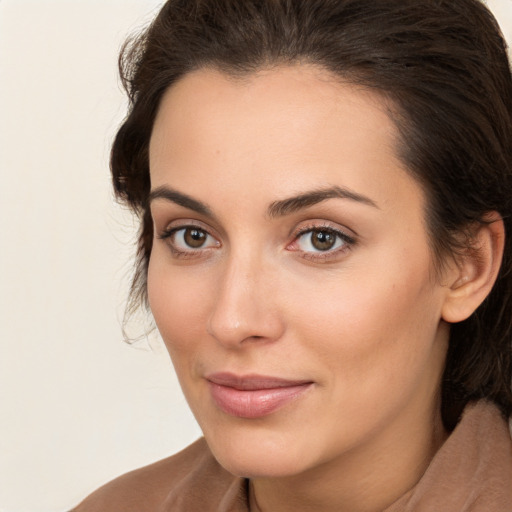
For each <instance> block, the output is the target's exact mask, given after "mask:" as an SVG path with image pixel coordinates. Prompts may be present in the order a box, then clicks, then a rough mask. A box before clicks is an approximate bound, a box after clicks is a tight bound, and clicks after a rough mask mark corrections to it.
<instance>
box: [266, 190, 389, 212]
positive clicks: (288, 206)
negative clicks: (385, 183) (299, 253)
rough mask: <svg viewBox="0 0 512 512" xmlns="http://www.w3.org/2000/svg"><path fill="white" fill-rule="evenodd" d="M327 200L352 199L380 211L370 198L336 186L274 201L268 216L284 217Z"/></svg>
mask: <svg viewBox="0 0 512 512" xmlns="http://www.w3.org/2000/svg"><path fill="white" fill-rule="evenodd" d="M327 199H350V200H352V201H356V202H358V203H362V204H365V205H367V206H372V207H374V208H377V209H379V207H378V206H377V204H376V203H375V202H374V201H372V200H371V199H370V198H369V197H366V196H363V195H361V194H358V193H357V192H353V191H351V190H348V189H346V188H342V187H337V186H335V187H330V188H325V189H319V190H312V191H310V192H304V193H302V194H299V195H297V196H295V197H290V198H289V199H283V200H281V201H274V202H273V203H272V204H271V205H270V206H269V208H268V215H269V217H271V218H273V217H282V216H284V215H289V214H291V213H294V212H296V211H299V210H302V209H304V208H308V207H309V206H313V205H315V204H318V203H321V202H322V201H326V200H327Z"/></svg>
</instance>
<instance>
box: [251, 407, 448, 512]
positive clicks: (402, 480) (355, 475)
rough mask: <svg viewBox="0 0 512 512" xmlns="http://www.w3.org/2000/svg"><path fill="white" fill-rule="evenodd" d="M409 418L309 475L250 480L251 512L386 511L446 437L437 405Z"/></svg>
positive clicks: (421, 471)
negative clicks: (413, 427) (277, 511)
mask: <svg viewBox="0 0 512 512" xmlns="http://www.w3.org/2000/svg"><path fill="white" fill-rule="evenodd" d="M415 415H416V417H414V416H415ZM407 416H408V417H405V418H403V417H402V418H397V419H396V420H395V422H393V425H389V426H388V428H386V429H385V430H383V431H381V432H379V433H377V434H376V435H374V437H373V438H372V440H371V441H370V442H368V443H365V445H364V446H361V447H356V448H354V449H353V450H351V451H350V452H347V453H345V454H343V456H342V457H339V458H337V459H334V460H331V461H329V462H326V463H324V464H322V465H320V466H316V467H315V468H313V469H311V470H310V471H306V472H304V473H302V474H300V475H294V476H292V477H281V478H261V479H259V478H256V479H254V480H252V481H251V483H250V486H251V489H250V503H251V511H252V512H271V511H275V510H279V512H292V511H293V512H313V511H318V510H322V511H323V512H331V511H332V512H381V511H382V510H385V509H386V508H387V507H388V506H390V505H391V504H392V503H393V502H395V501H396V500H397V499H398V498H400V496H402V495H403V494H405V493H406V492H407V491H408V490H409V489H411V488H412V487H413V486H414V485H415V484H416V483H417V482H418V481H419V480H420V478H421V476H422V475H423V473H424V472H425V470H426V468H427V466H428V465H429V463H430V461H431V460H432V458H433V456H434V455H435V453H436V452H437V450H438V449H439V448H440V446H441V445H442V443H443V442H444V441H445V439H446V437H447V434H446V432H445V430H444V428H443V424H442V420H441V414H440V406H439V402H438V401H436V404H435V406H434V407H433V408H432V409H431V410H429V411H425V413H424V414H423V415H421V414H420V415H419V416H418V410H417V409H416V408H414V410H411V411H409V412H408V414H407ZM411 420H412V422H411ZM402 425H403V427H402ZM411 425H415V426H416V428H415V429H411ZM405 427H407V428H405Z"/></svg>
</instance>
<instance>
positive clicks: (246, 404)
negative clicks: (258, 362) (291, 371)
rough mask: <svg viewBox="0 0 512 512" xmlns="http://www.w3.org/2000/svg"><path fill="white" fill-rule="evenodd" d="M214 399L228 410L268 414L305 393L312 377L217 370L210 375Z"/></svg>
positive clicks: (249, 414) (256, 415) (244, 415)
mask: <svg viewBox="0 0 512 512" xmlns="http://www.w3.org/2000/svg"><path fill="white" fill-rule="evenodd" d="M206 380H207V381H208V385H209V388H210V393H211V395H212V398H213V401H214V402H215V403H216V405H217V406H218V407H219V408H220V409H221V410H222V411H223V412H225V413H226V414H229V415H230V416H235V417H238V418H247V419H255V418H261V417H264V416H268V415H269V414H272V413H273V412H276V411H277V410H278V409H281V408H282V407H284V406H286V405H288V404H289V403H290V402H293V401H295V400H296V399H297V398H299V397H300V396H302V395H303V394H304V393H305V392H306V391H307V390H308V389H309V388H310V387H311V386H312V385H313V382H312V381H309V380H287V379H282V378H278V377H269V376H265V375H244V376H242V375H234V374H231V373H215V374H212V375H208V376H207V377H206Z"/></svg>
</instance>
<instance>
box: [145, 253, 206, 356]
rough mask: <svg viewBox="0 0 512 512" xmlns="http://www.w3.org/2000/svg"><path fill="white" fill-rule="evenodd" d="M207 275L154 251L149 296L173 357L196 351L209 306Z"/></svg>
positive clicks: (161, 332)
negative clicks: (172, 264) (173, 262)
mask: <svg viewBox="0 0 512 512" xmlns="http://www.w3.org/2000/svg"><path fill="white" fill-rule="evenodd" d="M208 279H209V278H208V276H207V275H204V276H202V275H198V273H197V271H195V270H194V269H193V268H192V267H183V268H180V267H173V266H171V265H169V264H168V262H166V259H165V256H163V255H161V254H160V253H159V251H154V252H153V254H152V256H151V259H150V262H149V267H148V285H147V286H148V299H149V305H150V308H151V312H152V313H153V317H154V319H155V322H156V325H157V327H158V330H159V331H160V334H161V335H162V338H163V340H164V341H165V344H166V347H167V350H168V351H169V354H170V355H171V357H172V358H173V361H174V358H175V357H178V355H179V354H180V353H182V352H184V351H188V352H190V351H192V350H193V349H194V348H195V345H196V344H197V343H198V341H199V340H200V338H201V336H200V335H199V333H201V332H204V328H205V316H206V312H207V311H208V308H209V302H210V297H209V295H208V293H207V290H208V289H212V286H213V283H210V282H209V280H208Z"/></svg>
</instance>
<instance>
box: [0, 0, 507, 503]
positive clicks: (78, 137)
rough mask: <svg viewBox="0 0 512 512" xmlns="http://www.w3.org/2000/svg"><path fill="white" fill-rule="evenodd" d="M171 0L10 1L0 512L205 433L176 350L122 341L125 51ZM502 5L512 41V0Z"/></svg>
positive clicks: (3, 8)
mask: <svg viewBox="0 0 512 512" xmlns="http://www.w3.org/2000/svg"><path fill="white" fill-rule="evenodd" d="M160 4H161V1H160V0H39V1H38V0H0V326H1V327H0V329H1V330H0V332H1V339H0V512H50V511H51V512H58V511H64V510H66V509H67V508H69V507H71V506H72V505H74V504H75V503H77V502H78V501H79V500H80V499H81V498H82V497H83V496H84V495H86V494H87V493H89V492H90V491H91V490H92V489H94V488H96V487H97V486H98V485H100V484H101V483H103V482H105V481H107V480H109V479H111V478H113V477H114V476H116V475H118V474H120V473H123V472H125V471H127V470H129V469H133V468H135V467H138V466H141V465H143V464H146V463H149V462H151V461H154V460H157V459H159V458H162V457H165V456H167V455H169V454H171V453H173V452H175V451H177V450H179V449H180V448H181V447H183V446H185V445H186V444H188V443H189V442H191V441H192V440H193V439H195V438H196V437H198V436H199V435H200V432H199V429H198V427H197V426H196V424H195V422H194V420H193V418H192V417H191V414H190V413H189V412H188V409H187V407H186V404H185V402H184V399H183V397H182V395H181V392H180V390H179V386H178V384H177V382H176V379H175V376H174V373H173V371H172V368H171V366H170V363H169V360H168V357H167V355H166V353H165V352H164V350H163V349H162V348H161V345H159V344H158V341H153V342H152V345H153V346H154V349H153V351H150V350H148V348H147V347H148V344H147V343H146V342H142V343H141V344H139V345H138V346H137V347H133V346H128V345H127V344H125V343H123V342H122V337H121V329H120V318H121V316H122V312H123V306H124V304H123V302H124V299H125V296H126V284H127V280H128V276H129V273H130V268H131V263H130V258H131V255H132V242H133V239H134V223H133V220H132V219H131V217H130V215H129V214H127V212H124V211H123V210H122V209H121V208H120V207H119V206H117V205H115V204H114V203H113V200H112V194H111V191H110V183H109V174H108V163H107V162H108V152H109V145H110V142H111V139H112V136H113V134H114V132H115V128H116V126H117V125H118V123H119V121H120V119H121V118H122V116H123V113H124V108H125V104H124V98H123V96H122V94H121V92H120V89H119V85H118V80H117V75H116V56H117V52H118V49H119V46H120V44H121V42H122V40H123V39H124V37H125V36H126V35H127V34H128V33H129V32H132V31H133V30H135V29H137V28H138V27H140V26H141V25H142V24H143V23H144V22H145V21H147V20H148V19H150V18H151V15H152V14H154V13H155V12H156V9H157V6H158V5H160ZM489 5H490V6H491V8H492V9H493V10H494V12H495V13H496V15H497V16H498V18H499V20H500V22H501V24H502V26H503V29H504V31H505V33H506V34H507V36H508V37H509V40H512V37H511V36H512V0H492V1H489Z"/></svg>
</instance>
